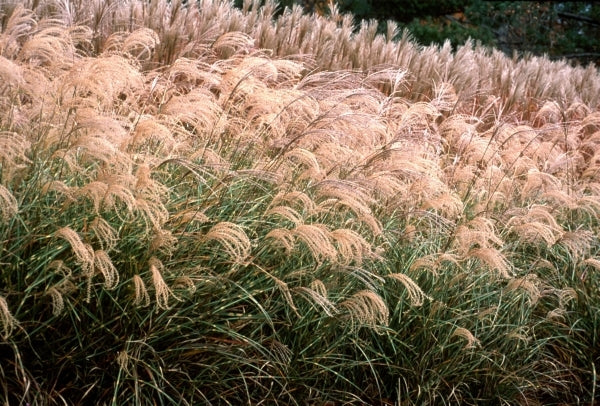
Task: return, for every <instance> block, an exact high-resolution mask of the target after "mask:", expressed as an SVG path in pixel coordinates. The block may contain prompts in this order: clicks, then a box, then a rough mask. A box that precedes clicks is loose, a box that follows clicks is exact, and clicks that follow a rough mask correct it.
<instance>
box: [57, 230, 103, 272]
mask: <svg viewBox="0 0 600 406" xmlns="http://www.w3.org/2000/svg"><path fill="white" fill-rule="evenodd" d="M54 236H55V237H58V238H62V239H64V240H66V241H67V242H68V243H69V245H70V246H71V250H72V251H73V254H74V255H75V258H77V262H78V263H79V265H81V268H82V269H83V272H84V275H86V276H91V275H92V272H93V269H94V249H93V248H92V247H91V246H90V245H89V244H86V243H84V242H83V241H82V240H81V237H80V236H79V234H78V233H77V232H76V231H75V230H73V229H72V228H71V227H68V226H67V227H62V228H59V229H58V230H56V231H55V232H54Z"/></svg>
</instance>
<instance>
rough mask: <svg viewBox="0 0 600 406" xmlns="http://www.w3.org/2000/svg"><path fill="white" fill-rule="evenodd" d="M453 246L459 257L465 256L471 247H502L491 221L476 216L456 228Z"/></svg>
mask: <svg viewBox="0 0 600 406" xmlns="http://www.w3.org/2000/svg"><path fill="white" fill-rule="evenodd" d="M454 241H455V242H454V244H455V245H456V247H457V250H458V253H459V255H465V254H466V253H467V252H468V251H469V250H470V249H471V248H473V247H483V248H488V247H493V246H501V245H503V241H502V239H500V237H498V236H497V235H496V228H495V227H494V222H493V220H492V219H489V218H486V217H484V216H477V217H475V218H473V219H471V220H469V221H468V222H467V223H466V224H461V225H459V226H458V227H457V228H456V231H455V236H454Z"/></svg>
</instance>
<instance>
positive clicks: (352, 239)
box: [329, 228, 375, 265]
mask: <svg viewBox="0 0 600 406" xmlns="http://www.w3.org/2000/svg"><path fill="white" fill-rule="evenodd" d="M329 235H330V236H331V238H332V239H333V242H334V245H335V247H336V248H337V252H338V262H339V263H340V264H342V265H349V264H351V263H355V264H357V265H360V264H362V262H363V260H364V259H370V258H375V254H374V252H373V250H372V249H371V244H370V243H369V242H368V241H367V240H365V239H364V238H363V236H361V235H360V234H359V233H357V232H356V231H354V230H350V229H349V228H338V229H337V230H333V231H331V232H330V234H329Z"/></svg>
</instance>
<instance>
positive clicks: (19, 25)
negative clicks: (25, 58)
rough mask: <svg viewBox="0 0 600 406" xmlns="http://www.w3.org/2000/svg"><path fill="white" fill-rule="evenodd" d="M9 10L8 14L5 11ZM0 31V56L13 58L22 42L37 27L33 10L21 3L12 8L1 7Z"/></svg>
mask: <svg viewBox="0 0 600 406" xmlns="http://www.w3.org/2000/svg"><path fill="white" fill-rule="evenodd" d="M7 11H10V15H6V14H5V13H6V12H7ZM2 14H3V22H2V32H0V56H4V57H6V58H11V59H15V58H16V56H17V55H18V53H19V51H20V50H21V46H22V43H23V42H24V41H25V39H26V38H27V37H28V36H29V35H30V34H31V33H32V32H33V31H34V29H35V28H36V27H37V21H36V18H35V15H34V13H33V11H31V10H27V9H26V8H25V7H24V6H23V5H22V4H16V5H15V6H14V7H13V8H12V10H10V8H6V9H3V13H2Z"/></svg>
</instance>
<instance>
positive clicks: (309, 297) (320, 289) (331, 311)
mask: <svg viewBox="0 0 600 406" xmlns="http://www.w3.org/2000/svg"><path fill="white" fill-rule="evenodd" d="M294 292H295V293H298V294H299V295H300V296H301V297H303V298H304V299H305V300H306V301H308V302H309V303H310V304H311V305H316V306H317V307H318V308H319V309H321V310H322V311H324V312H325V314H326V315H327V316H329V317H333V316H335V315H336V314H337V313H338V309H337V308H336V306H335V304H334V303H333V302H332V301H331V300H329V298H328V297H327V288H326V287H325V284H324V283H323V282H322V281H321V280H319V279H315V280H313V281H312V282H311V283H310V286H309V287H306V286H300V287H297V288H294Z"/></svg>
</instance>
